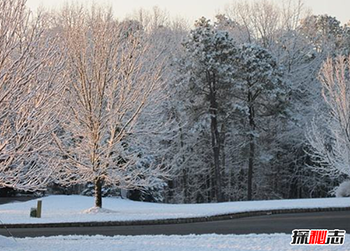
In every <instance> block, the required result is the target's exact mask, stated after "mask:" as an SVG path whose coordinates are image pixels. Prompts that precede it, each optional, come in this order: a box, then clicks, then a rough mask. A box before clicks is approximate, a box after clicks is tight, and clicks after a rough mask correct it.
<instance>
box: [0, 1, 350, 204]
mask: <svg viewBox="0 0 350 251" xmlns="http://www.w3.org/2000/svg"><path fill="white" fill-rule="evenodd" d="M349 19H350V18H349ZM0 47H1V49H0V188H9V189H15V190H18V191H29V192H36V191H46V190H48V191H51V192H58V191H61V192H63V193H81V192H82V191H85V193H88V194H90V195H94V196H95V206H97V207H102V197H103V196H108V195H122V196H124V197H128V198H132V199H136V200H145V201H153V202H165V203H210V202H223V201H242V200H265V199H292V198H315V197H329V196H334V195H337V196H350V181H349V176H350V73H349V69H350V57H349V56H350V23H349V25H348V24H341V23H340V22H339V21H338V20H337V19H336V18H335V17H332V16H329V15H327V14H324V15H313V14H312V12H311V11H310V10H308V9H307V8H305V7H304V3H303V1H298V0H289V1H282V2H281V3H280V4H276V3H274V2H272V1H254V2H244V1H235V2H231V3H230V2H228V4H227V6H226V7H225V8H224V9H222V10H221V11H220V12H219V13H218V14H217V15H216V18H215V19H214V20H209V18H206V17H198V19H197V21H196V22H195V23H194V24H189V23H187V22H186V21H185V20H184V19H181V18H172V17H171V16H170V15H169V14H168V12H167V11H166V10H162V9H160V8H158V7H154V8H153V9H151V10H144V9H140V10H135V12H134V13H133V14H130V16H129V17H128V18H125V19H122V20H119V19H117V18H116V17H114V15H113V10H112V9H111V8H108V7H102V6H95V5H94V6H90V7H87V6H81V5H78V4H73V3H67V4H66V5H65V6H64V7H63V8H61V9H60V10H55V11H53V10H51V11H48V10H44V9H39V10H37V11H35V12H31V11H30V10H29V9H28V8H27V7H26V1H25V0H9V1H5V0H1V1H0ZM86 191H87V192H86Z"/></svg>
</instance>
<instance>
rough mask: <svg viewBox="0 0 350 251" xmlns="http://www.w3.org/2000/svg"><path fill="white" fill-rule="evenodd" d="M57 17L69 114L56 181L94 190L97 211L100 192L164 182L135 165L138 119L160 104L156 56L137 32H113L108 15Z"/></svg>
mask: <svg viewBox="0 0 350 251" xmlns="http://www.w3.org/2000/svg"><path fill="white" fill-rule="evenodd" d="M61 15H62V16H61V18H62V22H61V24H62V30H63V32H62V37H63V39H64V43H65V46H66V48H67V53H68V66H67V68H66V71H67V76H68V81H67V82H68V84H67V86H66V92H65V97H66V100H65V103H64V105H65V106H66V108H67V110H66V111H67V112H66V118H65V120H64V122H63V123H62V127H63V133H60V134H56V137H55V139H56V143H57V146H58V148H59V150H60V152H61V153H62V154H61V155H62V160H61V166H62V168H60V169H59V170H57V172H56V173H55V174H56V178H57V182H59V183H61V184H64V185H71V184H74V183H86V182H94V184H95V206H96V207H102V198H101V197H102V194H101V189H102V187H103V186H104V185H113V186H116V187H119V188H123V189H135V188H138V189H144V188H147V187H152V186H153V185H154V182H157V181H158V180H159V179H160V178H162V177H165V176H167V175H168V172H167V170H166V168H165V167H164V166H162V165H153V163H145V162H144V163H140V158H141V157H142V155H143V154H141V153H140V148H139V146H142V142H140V141H139V139H140V138H139V137H138V135H137V128H138V121H139V119H140V116H142V112H143V111H144V110H145V108H146V107H149V104H153V105H156V104H157V100H159V99H160V98H161V97H162V87H163V81H162V79H161V72H162V62H161V60H158V59H159V54H160V53H161V52H158V55H154V54H153V53H154V50H152V49H151V44H149V43H148V40H147V34H146V33H144V32H143V29H142V26H140V25H139V24H138V23H137V22H124V23H121V24H118V23H117V22H116V21H115V20H114V19H113V17H112V12H111V10H110V9H108V10H105V9H100V8H92V9H91V11H87V10H85V9H84V8H72V7H67V8H66V9H65V10H64V11H63V12H62V13H61ZM150 55H152V56H153V57H152V58H150ZM143 121H144V120H143ZM149 123H152V121H149ZM154 127H156V126H154ZM142 133H143V134H147V131H146V130H143V132H142ZM149 160H151V159H149ZM151 162H152V161H151Z"/></svg>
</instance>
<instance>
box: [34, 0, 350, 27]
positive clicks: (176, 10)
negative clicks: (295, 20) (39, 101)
mask: <svg viewBox="0 0 350 251" xmlns="http://www.w3.org/2000/svg"><path fill="white" fill-rule="evenodd" d="M74 1H75V2H80V3H84V2H89V3H92V2H95V3H102V4H110V5H112V6H113V10H114V12H115V15H116V16H117V17H118V18H123V17H125V16H126V15H127V14H131V13H132V12H133V10H135V9H139V8H141V7H142V8H146V9H150V8H152V7H153V6H158V7H160V8H161V9H167V10H168V12H169V13H170V15H171V16H174V17H176V16H180V17H184V18H185V19H187V20H188V21H190V22H191V23H192V22H193V21H194V20H196V19H197V18H198V17H200V16H206V17H208V18H213V17H214V16H215V14H216V13H217V11H218V10H220V9H223V8H224V6H225V5H226V4H228V3H230V2H232V0H231V1H230V0H95V1H90V0H74ZM274 1H276V2H279V1H281V0H274ZM65 2H67V0H27V5H28V6H29V7H30V8H32V9H36V8H37V7H39V6H40V5H43V6H44V7H47V8H58V7H60V6H62V5H63V4H64V3H65ZM304 3H305V5H306V6H307V7H309V8H311V9H312V10H313V13H315V14H325V13H327V14H329V15H331V16H335V17H336V18H337V19H338V20H339V21H341V22H342V23H344V22H345V23H346V22H348V21H349V20H350V11H349V10H350V0H304Z"/></svg>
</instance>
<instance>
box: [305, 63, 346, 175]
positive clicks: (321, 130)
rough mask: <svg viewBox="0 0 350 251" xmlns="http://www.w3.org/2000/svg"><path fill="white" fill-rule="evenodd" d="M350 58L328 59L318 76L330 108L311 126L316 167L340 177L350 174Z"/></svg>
mask: <svg viewBox="0 0 350 251" xmlns="http://www.w3.org/2000/svg"><path fill="white" fill-rule="evenodd" d="M349 70H350V58H347V57H343V56H339V57H338V58H337V59H335V60H332V59H330V58H329V59H327V61H326V62H325V63H324V64H323V67H322V69H321V71H320V76H319V80H320V82H321V84H322V88H323V97H324V100H325V102H326V104H327V107H328V108H329V110H327V111H326V113H324V114H321V115H319V116H318V117H317V118H315V120H314V123H312V125H311V128H310V129H309V135H308V139H309V143H310V145H311V147H312V150H313V151H312V152H311V153H310V154H311V155H312V157H313V160H314V162H315V163H316V165H314V166H313V168H314V169H315V170H316V171H318V172H320V173H323V174H325V175H329V176H331V177H334V178H338V177H339V176H340V175H347V176H350V168H349V166H350V74H349Z"/></svg>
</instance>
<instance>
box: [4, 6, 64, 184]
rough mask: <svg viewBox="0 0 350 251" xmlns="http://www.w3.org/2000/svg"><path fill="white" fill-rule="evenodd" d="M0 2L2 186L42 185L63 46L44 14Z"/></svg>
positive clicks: (47, 164)
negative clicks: (59, 44) (59, 43)
mask: <svg viewBox="0 0 350 251" xmlns="http://www.w3.org/2000/svg"><path fill="white" fill-rule="evenodd" d="M25 2H26V1H24V0H10V1H0V47H1V50H0V114H1V115H0V163H1V164H0V187H13V188H15V189H20V190H31V191H33V190H38V189H43V188H45V186H46V185H47V183H48V182H49V180H50V174H51V171H50V170H52V169H51V168H54V167H55V166H56V165H55V163H54V162H53V161H52V156H50V150H49V149H50V144H51V143H52V137H51V136H50V135H51V132H52V131H53V130H55V128H56V124H57V114H58V113H59V109H58V108H59V105H58V104H59V102H60V96H61V93H62V83H63V82H62V75H61V73H62V66H63V63H64V60H63V55H62V54H63V53H64V52H63V51H62V48H60V47H59V46H58V43H57V37H56V35H55V32H54V31H52V30H50V29H49V26H48V22H47V19H46V18H45V15H44V13H39V14H38V16H33V15H31V14H30V12H29V11H28V10H27V9H26V7H25Z"/></svg>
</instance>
